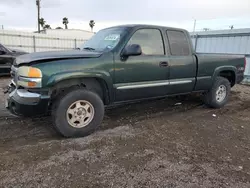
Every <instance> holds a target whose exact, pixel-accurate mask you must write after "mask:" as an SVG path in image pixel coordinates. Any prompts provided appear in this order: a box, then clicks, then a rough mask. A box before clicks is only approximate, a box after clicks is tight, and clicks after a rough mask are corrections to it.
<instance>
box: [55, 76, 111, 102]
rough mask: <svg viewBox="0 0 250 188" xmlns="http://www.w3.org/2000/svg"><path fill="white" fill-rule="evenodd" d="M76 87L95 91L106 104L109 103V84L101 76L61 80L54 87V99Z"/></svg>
mask: <svg viewBox="0 0 250 188" xmlns="http://www.w3.org/2000/svg"><path fill="white" fill-rule="evenodd" d="M76 88H86V89H88V90H90V91H93V92H95V93H97V94H98V95H99V96H100V97H101V99H102V100H103V103H104V104H108V103H109V92H108V86H107V84H106V82H105V81H104V80H103V79H100V78H79V79H78V78H77V79H68V80H63V81H60V82H58V83H57V84H56V85H54V86H53V87H52V89H51V96H52V97H51V98H52V100H53V99H55V98H56V97H58V96H59V95H63V94H66V93H68V92H70V91H71V90H72V89H76Z"/></svg>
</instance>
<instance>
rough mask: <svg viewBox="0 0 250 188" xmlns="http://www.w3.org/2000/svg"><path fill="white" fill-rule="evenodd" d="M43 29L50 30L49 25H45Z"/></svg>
mask: <svg viewBox="0 0 250 188" xmlns="http://www.w3.org/2000/svg"><path fill="white" fill-rule="evenodd" d="M43 29H51V27H50V25H49V24H46V25H45V26H44V27H43Z"/></svg>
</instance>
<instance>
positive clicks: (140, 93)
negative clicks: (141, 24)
mask: <svg viewBox="0 0 250 188" xmlns="http://www.w3.org/2000/svg"><path fill="white" fill-rule="evenodd" d="M131 44H138V45H140V46H141V48H142V54H141V55H139V56H129V57H128V58H126V59H125V60H123V59H121V57H120V54H118V55H117V56H115V65H114V66H115V79H114V80H115V101H116V102H118V101H124V100H136V99H142V98H150V97H157V96H164V95H166V94H167V86H168V85H169V81H168V77H169V67H168V60H169V59H168V56H166V52H165V47H164V43H163V37H162V32H161V31H160V30H159V29H156V28H147V29H138V30H136V31H135V32H134V34H133V35H132V36H131V38H130V39H129V41H128V43H127V45H131Z"/></svg>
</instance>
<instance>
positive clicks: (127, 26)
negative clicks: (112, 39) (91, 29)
mask: <svg viewBox="0 0 250 188" xmlns="http://www.w3.org/2000/svg"><path fill="white" fill-rule="evenodd" d="M118 27H123V28H148V27H150V28H161V29H166V30H179V31H185V32H187V30H185V29H181V28H175V27H167V26H161V25H149V24H126V25H117V26H112V27H108V28H118ZM108 28H106V29H108Z"/></svg>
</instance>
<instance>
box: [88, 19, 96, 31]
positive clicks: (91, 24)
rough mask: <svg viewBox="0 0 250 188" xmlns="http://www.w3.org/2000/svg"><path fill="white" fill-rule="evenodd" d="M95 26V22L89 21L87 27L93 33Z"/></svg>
mask: <svg viewBox="0 0 250 188" xmlns="http://www.w3.org/2000/svg"><path fill="white" fill-rule="evenodd" d="M94 26H95V21H94V20H90V21H89V27H90V28H91V31H92V32H93V28H94Z"/></svg>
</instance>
